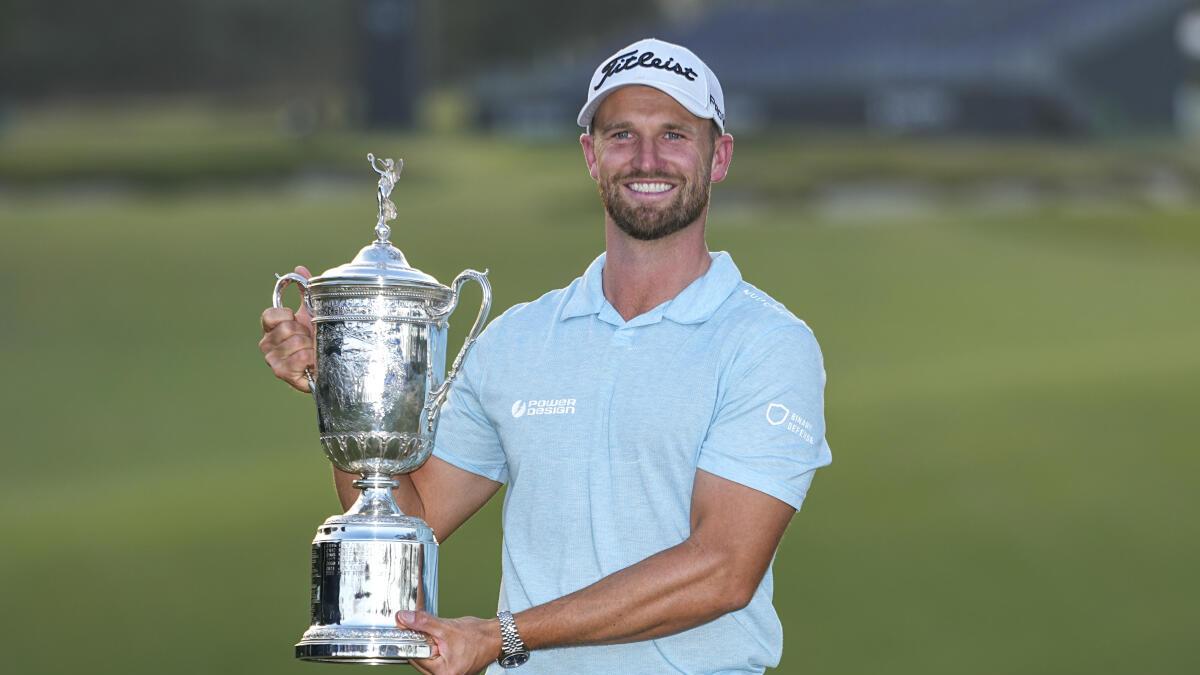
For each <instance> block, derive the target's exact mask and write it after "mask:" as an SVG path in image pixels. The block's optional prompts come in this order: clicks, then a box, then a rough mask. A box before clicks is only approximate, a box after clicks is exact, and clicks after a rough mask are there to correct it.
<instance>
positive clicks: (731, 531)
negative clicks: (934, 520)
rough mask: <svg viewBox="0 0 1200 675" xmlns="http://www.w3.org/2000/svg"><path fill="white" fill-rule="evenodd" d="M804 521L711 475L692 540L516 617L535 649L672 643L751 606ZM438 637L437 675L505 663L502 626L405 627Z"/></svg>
mask: <svg viewBox="0 0 1200 675" xmlns="http://www.w3.org/2000/svg"><path fill="white" fill-rule="evenodd" d="M794 513H795V509H793V508H792V507H791V506H790V505H788V504H786V503H784V502H782V501H780V500H778V499H776V498H774V497H771V496H769V495H767V494H765V493H762V492H759V491H757V490H754V489H752V488H748V487H745V486H743V485H740V484H738V483H735V482H733V481H730V480H726V479H724V478H720V477H719V476H715V475H713V474H711V473H708V472H706V471H702V470H701V471H697V472H696V482H695V486H694V487H693V489H692V513H691V535H690V536H689V537H688V538H687V539H686V540H684V541H683V542H682V543H680V544H678V545H676V546H672V547H671V548H668V549H666V550H663V551H660V552H659V553H656V554H654V555H652V556H650V557H649V558H646V559H645V560H642V561H641V562H639V563H636V564H634V565H631V566H629V567H626V568H625V569H623V570H620V571H618V572H616V573H614V574H611V575H609V576H607V577H604V578H602V579H600V580H599V581H597V582H596V583H594V584H592V585H591V586H588V587H586V588H583V589H581V590H579V591H576V592H574V593H571V594H570V595H566V596H563V597H561V598H558V599H557V600H553V601H551V602H548V603H546V604H544V605H538V606H537V607H531V608H530V609H527V610H525V611H523V612H520V613H518V614H516V615H514V618H515V619H516V623H517V627H518V629H519V630H520V633H521V638H522V640H523V641H524V642H525V645H526V647H528V648H529V649H531V650H537V649H546V648H549V647H564V646H569V645H589V644H590V645H595V644H615V643H621V642H636V641H639V640H651V639H654V638H659V637H663V636H666V635H671V634H673V633H678V632H680V631H684V630H687V629H689V628H694V627H696V626H699V625H701V624H704V623H708V622H709V621H712V620H713V619H716V618H717V617H719V616H721V615H723V614H727V613H729V612H733V611H736V610H739V609H741V608H742V607H745V606H746V605H747V604H748V603H749V602H750V599H751V598H752V597H753V595H754V592H755V590H756V589H757V588H758V585H759V583H760V582H761V581H762V577H763V574H765V573H766V571H767V566H768V565H770V564H771V559H772V557H773V556H774V555H775V549H776V548H777V547H778V546H779V540H780V538H782V537H783V532H784V530H785V529H786V528H787V525H788V522H789V521H790V520H791V517H792V515H793V514H794ZM401 623H402V624H405V625H407V626H408V627H410V628H413V629H416V630H421V631H425V632H427V633H429V634H430V635H432V636H433V637H434V639H435V640H436V641H437V643H438V651H439V654H440V656H439V657H437V658H435V659H431V660H425V661H421V662H418V661H414V662H413V665H414V666H417V669H418V670H421V671H423V672H428V673H438V674H440V673H474V672H477V671H478V670H480V669H482V668H484V667H486V666H487V665H488V664H490V663H491V662H493V661H495V660H496V658H497V657H498V656H499V655H500V628H499V624H498V622H497V621H496V620H495V619H488V620H484V619H474V618H466V619H449V620H444V619H437V618H435V617H431V616H429V615H425V614H420V613H418V614H416V615H414V616H413V617H412V620H410V621H402V622H401Z"/></svg>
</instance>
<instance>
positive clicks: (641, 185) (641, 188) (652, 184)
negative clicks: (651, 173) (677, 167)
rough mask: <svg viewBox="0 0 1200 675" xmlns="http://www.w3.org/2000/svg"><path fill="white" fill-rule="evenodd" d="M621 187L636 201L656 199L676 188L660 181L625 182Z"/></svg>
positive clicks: (671, 184)
mask: <svg viewBox="0 0 1200 675" xmlns="http://www.w3.org/2000/svg"><path fill="white" fill-rule="evenodd" d="M622 186H623V187H624V188H625V190H626V191H627V192H629V193H632V194H633V195H634V198H636V199H658V198H661V197H664V196H666V195H669V194H671V193H672V192H674V191H675V188H676V187H677V186H676V185H675V184H673V183H668V182H666V181H661V180H635V181H625V182H623V183H622Z"/></svg>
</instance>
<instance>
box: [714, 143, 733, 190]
mask: <svg viewBox="0 0 1200 675" xmlns="http://www.w3.org/2000/svg"><path fill="white" fill-rule="evenodd" d="M732 162H733V136H731V135H729V134H721V135H720V136H719V137H718V138H717V140H716V141H715V142H714V143H713V156H712V169H711V170H710V171H709V174H708V178H709V180H711V181H712V182H714V183H720V182H721V181H723V180H725V176H727V175H728V174H729V165H730V164H731V163H732Z"/></svg>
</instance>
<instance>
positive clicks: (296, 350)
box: [263, 338, 317, 375]
mask: <svg viewBox="0 0 1200 675" xmlns="http://www.w3.org/2000/svg"><path fill="white" fill-rule="evenodd" d="M316 355H317V352H316V350H315V349H313V344H312V341H311V340H310V341H308V342H305V341H304V340H303V338H301V339H298V340H296V341H294V342H293V341H290V340H289V341H288V344H285V345H279V346H277V347H275V348H274V349H272V350H271V351H269V352H267V353H266V354H264V355H263V358H264V359H266V361H267V364H268V365H270V366H271V369H272V370H276V371H279V372H282V373H284V374H285V375H291V374H293V373H298V372H300V371H302V370H304V369H305V368H311V367H312V365H313V363H314V362H315V361H316Z"/></svg>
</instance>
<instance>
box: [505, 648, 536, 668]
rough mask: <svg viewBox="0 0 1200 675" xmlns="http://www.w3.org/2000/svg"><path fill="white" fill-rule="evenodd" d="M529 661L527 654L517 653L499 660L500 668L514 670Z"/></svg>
mask: <svg viewBox="0 0 1200 675" xmlns="http://www.w3.org/2000/svg"><path fill="white" fill-rule="evenodd" d="M528 660H529V652H517V653H515V654H508V655H505V656H504V657H502V658H501V659H500V667H501V668H516V667H517V666H523V665H525V662H526V661H528Z"/></svg>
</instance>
